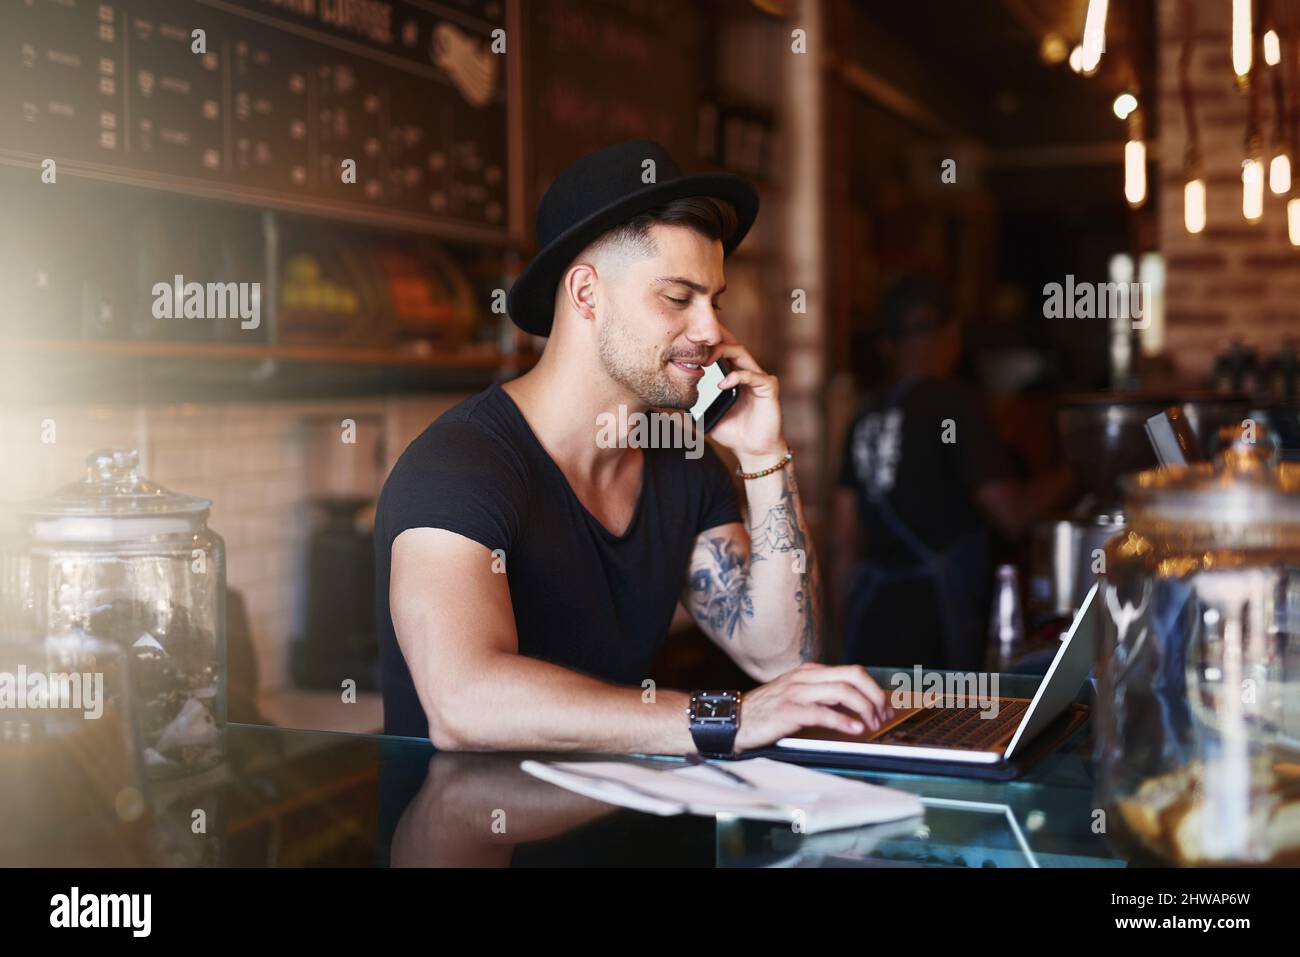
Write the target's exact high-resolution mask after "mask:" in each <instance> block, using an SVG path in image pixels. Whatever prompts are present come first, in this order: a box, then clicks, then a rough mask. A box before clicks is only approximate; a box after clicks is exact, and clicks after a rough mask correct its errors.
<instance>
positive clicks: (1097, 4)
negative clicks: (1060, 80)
mask: <svg viewBox="0 0 1300 957" xmlns="http://www.w3.org/2000/svg"><path fill="white" fill-rule="evenodd" d="M1108 6H1109V2H1108V0H1088V13H1087V15H1086V16H1085V17H1084V19H1083V56H1082V58H1081V61H1080V66H1081V67H1082V69H1083V72H1084V73H1095V72H1096V70H1097V65H1098V64H1099V63H1101V55H1102V53H1103V52H1105V50H1106V8H1107V7H1108Z"/></svg>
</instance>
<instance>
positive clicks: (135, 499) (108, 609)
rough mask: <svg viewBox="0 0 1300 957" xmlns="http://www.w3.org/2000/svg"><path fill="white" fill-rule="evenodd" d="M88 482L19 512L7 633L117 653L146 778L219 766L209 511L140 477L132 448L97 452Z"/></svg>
mask: <svg viewBox="0 0 1300 957" xmlns="http://www.w3.org/2000/svg"><path fill="white" fill-rule="evenodd" d="M86 461H87V468H86V476H85V478H84V479H82V480H81V481H79V482H75V483H73V484H71V485H68V486H65V487H64V488H62V489H60V490H59V491H58V492H56V493H54V494H53V495H51V496H49V497H48V498H44V499H40V500H38V501H35V502H31V503H29V504H27V505H26V506H24V507H22V508H20V509H19V510H18V512H17V516H16V517H17V529H16V536H15V538H14V541H13V544H12V546H11V548H12V551H11V553H10V555H9V557H8V559H7V562H6V565H7V568H6V579H7V582H6V590H7V591H9V592H10V595H9V596H7V597H8V598H9V600H10V603H9V606H8V607H7V609H6V616H5V619H6V630H7V631H9V632H11V633H13V634H15V635H18V636H21V638H22V640H24V641H27V642H31V641H46V642H48V641H54V640H59V639H62V638H63V637H65V636H73V637H76V636H89V637H90V638H94V639H97V640H100V641H104V642H107V643H109V644H111V645H114V646H116V647H117V648H120V649H121V650H122V653H123V655H125V657H126V662H127V671H128V675H129V683H130V698H131V717H132V723H133V725H134V731H135V733H134V737H135V740H136V742H137V744H138V747H139V748H140V752H141V753H140V759H141V762H142V764H143V766H144V768H145V773H146V774H147V776H148V777H149V778H153V779H160V778H177V777H182V776H185V775H188V774H192V773H196V772H200V771H206V770H208V769H210V768H213V767H216V766H217V765H219V764H221V762H222V759H223V754H224V750H223V742H222V738H223V729H224V727H225V721H226V704H225V702H226V684H225V682H226V675H225V670H226V669H225V660H226V648H225V630H226V622H225V595H226V554H225V543H224V542H223V541H222V539H221V536H220V535H218V534H217V533H216V532H214V531H212V530H211V529H210V528H208V526H207V517H208V511H209V508H210V506H211V503H210V502H208V501H207V500H206V499H201V498H195V497H193V496H188V495H180V494H177V493H175V492H171V491H168V490H167V489H165V488H162V487H161V486H159V485H155V484H154V483H152V482H150V481H148V480H147V479H145V478H143V477H141V476H140V474H139V455H138V454H137V453H136V452H135V451H126V450H113V449H109V450H101V451H98V452H95V453H93V454H92V455H90V456H89V457H88V458H87V460H86Z"/></svg>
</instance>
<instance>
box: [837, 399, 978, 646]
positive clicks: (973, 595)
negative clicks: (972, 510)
mask: <svg viewBox="0 0 1300 957" xmlns="http://www.w3.org/2000/svg"><path fill="white" fill-rule="evenodd" d="M910 386H911V382H900V383H899V384H898V385H896V386H894V388H893V389H892V390H891V391H890V393H889V395H888V396H887V397H886V399H885V403H884V409H885V410H886V411H887V410H889V409H892V408H897V407H898V406H900V405H901V404H902V400H903V397H904V396H905V395H906V393H907V390H908V389H909V388H910ZM863 492H864V495H865V501H863V507H864V508H871V509H874V510H875V512H876V514H877V515H878V516H879V518H880V520H881V522H882V523H883V524H884V525H885V527H887V528H888V529H889V530H890V532H891V533H892V534H893V535H894V537H895V538H896V539H897V540H898V541H899V542H900V543H902V545H903V547H904V548H906V549H907V551H908V552H909V553H910V554H911V557H912V559H913V564H910V565H903V566H897V567H890V566H885V565H882V564H880V563H879V562H877V561H874V560H872V559H863V560H862V561H859V562H858V563H857V564H856V565H855V566H854V567H853V571H852V581H851V583H850V590H849V596H850V597H849V602H848V609H847V614H846V616H845V634H844V651H845V656H846V658H847V659H848V660H849V661H856V662H857V663H860V664H867V665H905V664H923V665H926V666H929V667H946V668H955V669H959V670H963V671H976V670H979V669H981V668H983V667H984V653H985V644H986V639H987V635H986V633H985V630H986V625H987V622H986V621H985V620H984V617H985V614H986V612H987V608H985V607H984V602H983V599H984V597H985V596H984V591H985V589H987V587H988V583H989V580H990V575H991V570H990V567H989V554H988V552H989V542H988V532H987V531H986V530H985V529H984V528H983V527H982V526H981V527H979V528H977V529H975V530H974V531H971V532H968V533H967V534H965V535H962V536H960V537H959V538H957V539H956V540H954V541H953V542H952V543H951V544H949V545H948V547H947V548H945V549H943V550H942V551H936V550H935V549H933V548H931V547H930V546H929V545H927V544H926V543H925V542H924V541H922V539H921V537H920V536H919V535H917V534H916V533H915V532H914V531H913V530H912V529H911V527H909V526H908V525H907V523H906V522H904V521H903V519H902V518H901V517H900V516H899V514H898V512H897V511H895V509H894V507H893V505H891V504H890V502H889V499H888V497H887V496H885V495H883V494H880V493H879V492H876V491H875V490H874V489H872V488H871V487H870V485H868V484H867V483H865V482H864V483H863ZM864 517H865V516H864ZM863 524H865V522H864V523H863ZM908 581H929V582H930V585H931V590H932V591H933V592H934V598H935V602H936V604H937V607H938V610H939V620H940V622H941V625H942V636H941V637H942V647H943V655H944V661H942V662H903V661H861V660H860V659H861V657H862V655H861V654H859V653H858V649H859V647H860V643H861V642H862V639H863V638H864V637H865V636H866V635H867V634H868V631H869V629H870V628H872V627H873V623H872V616H871V610H872V605H873V604H874V602H875V599H876V597H877V595H878V594H879V592H880V589H882V588H888V587H889V586H890V585H894V584H898V583H901V582H908Z"/></svg>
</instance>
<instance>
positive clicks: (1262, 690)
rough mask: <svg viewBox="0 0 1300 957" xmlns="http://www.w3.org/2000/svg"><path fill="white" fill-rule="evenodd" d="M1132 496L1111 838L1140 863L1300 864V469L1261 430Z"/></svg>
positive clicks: (1107, 785)
mask: <svg viewBox="0 0 1300 957" xmlns="http://www.w3.org/2000/svg"><path fill="white" fill-rule="evenodd" d="M1220 447H1221V449H1222V451H1221V453H1220V454H1219V456H1218V458H1217V459H1216V460H1215V462H1213V463H1199V464H1195V465H1190V466H1181V467H1171V468H1164V469H1156V470H1152V471H1147V472H1141V473H1138V474H1136V475H1133V476H1130V477H1129V478H1127V479H1126V480H1125V482H1124V489H1125V504H1126V511H1127V514H1128V527H1127V529H1126V530H1125V531H1124V532H1122V533H1121V534H1119V535H1117V536H1115V537H1114V538H1112V539H1111V540H1110V541H1109V542H1108V543H1107V545H1106V549H1105V559H1106V567H1105V573H1104V575H1103V577H1102V581H1101V585H1100V589H1099V596H1098V597H1099V598H1101V599H1102V609H1103V614H1102V616H1101V617H1102V628H1101V636H1100V643H1099V647H1098V661H1097V678H1098V694H1097V710H1096V747H1097V752H1096V754H1097V759H1098V775H1099V776H1098V788H1099V800H1100V803H1101V806H1102V807H1103V808H1104V809H1105V810H1106V817H1107V833H1108V834H1110V835H1111V836H1112V837H1113V838H1114V839H1116V840H1117V841H1118V843H1119V844H1120V845H1121V846H1122V847H1123V848H1124V849H1125V850H1127V851H1129V852H1131V853H1132V854H1133V855H1135V857H1136V858H1137V859H1139V860H1143V859H1147V860H1150V861H1152V862H1162V863H1176V864H1190V865H1226V864H1262V863H1292V864H1295V863H1300V465H1297V464H1288V463H1282V462H1280V461H1279V456H1278V450H1277V448H1276V447H1275V446H1274V444H1273V443H1272V442H1271V441H1270V439H1269V437H1268V436H1267V434H1266V433H1265V431H1264V428H1263V426H1257V425H1256V424H1254V423H1253V422H1251V421H1250V420H1247V421H1246V422H1244V423H1243V424H1242V427H1240V428H1228V429H1225V430H1224V433H1223V435H1222V437H1221V446H1220Z"/></svg>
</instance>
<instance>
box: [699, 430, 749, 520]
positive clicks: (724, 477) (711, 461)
mask: <svg viewBox="0 0 1300 957" xmlns="http://www.w3.org/2000/svg"><path fill="white" fill-rule="evenodd" d="M700 465H701V466H702V470H703V472H704V494H703V496H702V498H701V502H700V519H699V522H698V523H697V524H696V526H695V531H696V534H698V533H700V532H704V531H708V530H709V529H710V528H717V527H718V526H719V525H730V524H731V523H732V522H739V521H741V516H740V503H739V502H738V501H737V499H736V486H735V485H733V484H732V482H731V472H730V471H729V470H728V469H727V466H726V464H725V463H724V462H723V461H722V457H721V456H720V455H718V452H717V450H716V449H715V448H714V447H713V446H712V445H711V444H710V443H708V442H705V443H704V456H703V458H701V459H700Z"/></svg>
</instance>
